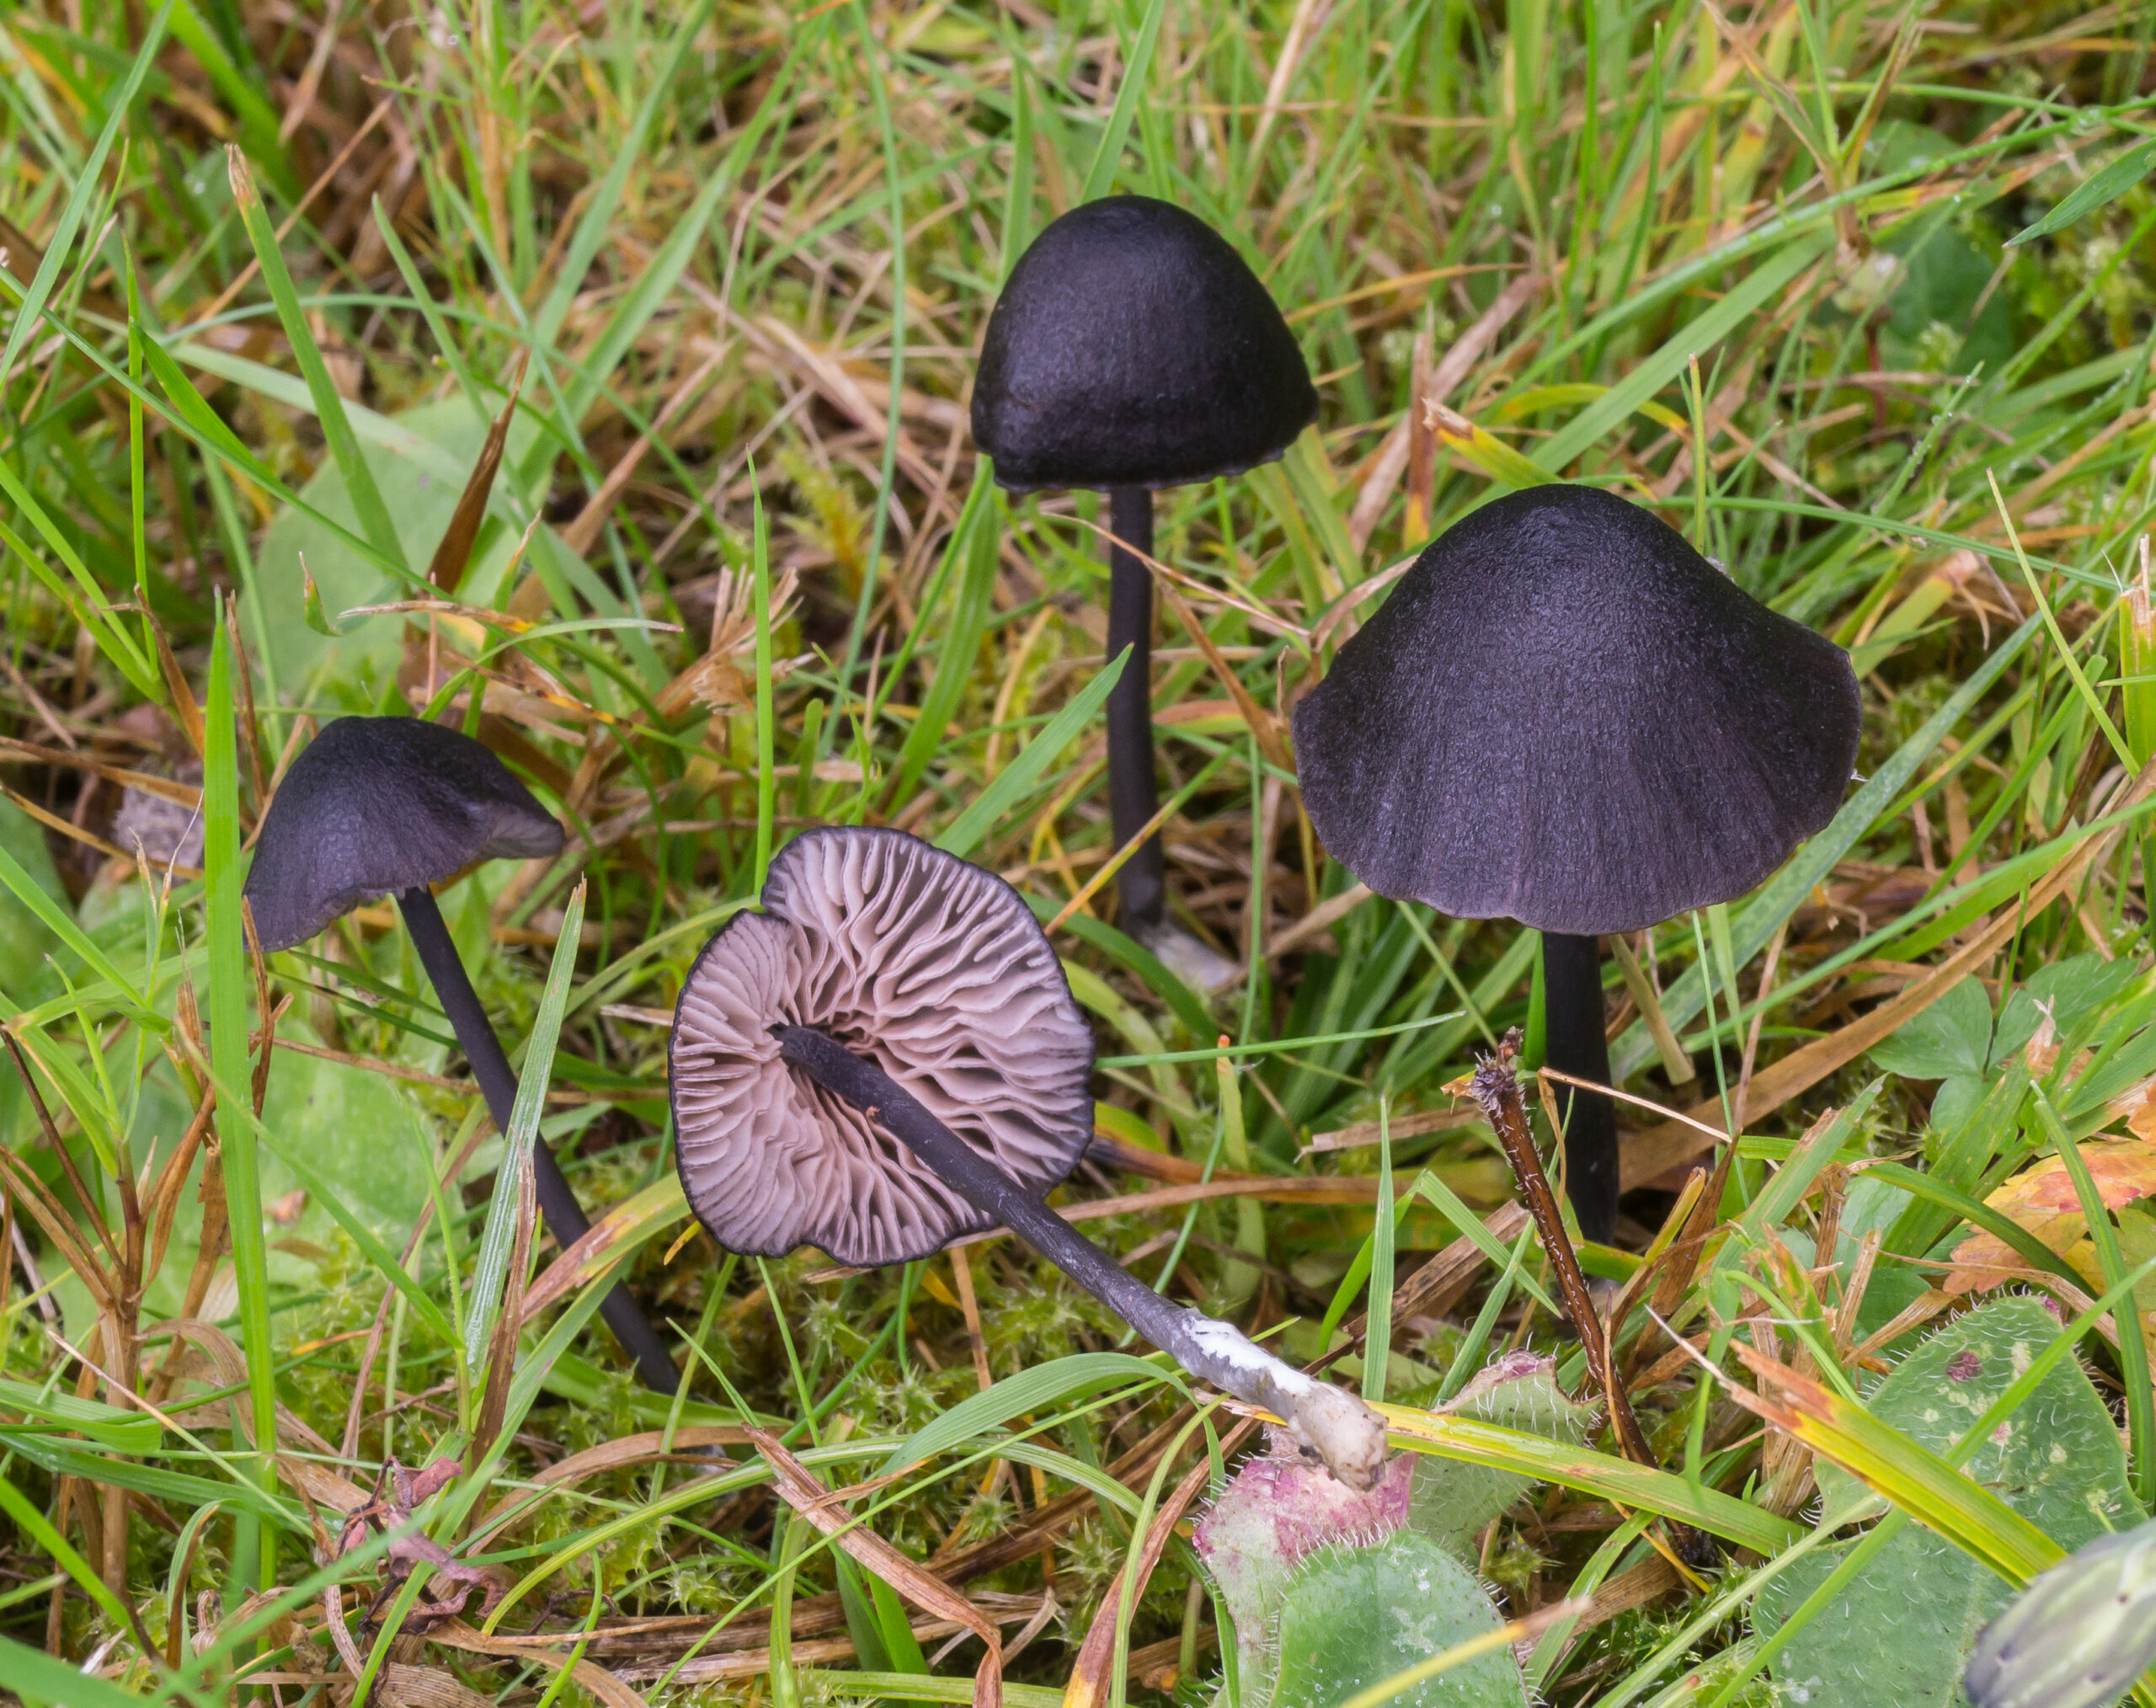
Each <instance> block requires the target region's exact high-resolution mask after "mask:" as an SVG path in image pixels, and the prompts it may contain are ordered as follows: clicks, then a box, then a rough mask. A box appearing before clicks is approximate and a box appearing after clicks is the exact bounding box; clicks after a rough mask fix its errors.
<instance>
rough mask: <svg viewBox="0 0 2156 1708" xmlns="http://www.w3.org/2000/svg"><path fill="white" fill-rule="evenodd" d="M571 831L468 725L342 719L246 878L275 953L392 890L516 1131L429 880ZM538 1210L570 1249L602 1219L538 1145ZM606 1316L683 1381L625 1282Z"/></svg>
mask: <svg viewBox="0 0 2156 1708" xmlns="http://www.w3.org/2000/svg"><path fill="white" fill-rule="evenodd" d="M561 851H562V827H561V825H559V824H558V823H557V822H556V821H555V820H554V819H553V818H552V815H551V814H548V813H547V810H546V809H544V808H543V807H542V806H541V805H540V804H539V803H538V802H537V801H536V799H535V798H533V797H532V794H531V790H529V789H527V788H526V787H525V786H524V785H523V784H522V783H521V782H518V781H517V779H516V778H515V777H514V776H513V775H511V773H510V770H509V768H508V766H504V764H503V763H502V762H501V761H500V760H499V759H498V758H496V757H495V755H494V754H493V753H492V752H490V751H489V750H488V749H487V748H485V747H483V746H482V745H480V744H479V743H478V742H477V741H474V740H473V739H472V738H471V737H469V736H467V735H466V734H463V733H462V731H460V730H456V729H447V728H446V727H444V726H443V725H441V724H439V723H429V722H427V721H426V720H424V719H423V718H395V717H390V718H338V719H336V720H335V721H334V722H333V723H328V724H325V725H324V726H323V729H322V733H321V734H319V735H318V736H316V737H315V739H314V740H313V742H312V744H311V745H309V746H308V747H307V749H306V750H305V751H304V752H302V754H301V755H300V756H299V757H298V758H297V759H296V760H295V761H293V762H292V766H291V770H289V771H287V772H286V774H285V777H284V780H283V781H282V782H280V784H279V785H278V787H277V792H276V793H275V796H273V797H272V798H271V800H270V810H269V812H268V813H267V814H264V818H263V821H262V831H261V835H260V836H259V839H258V841H257V842H256V845H255V850H254V862H253V866H252V867H250V868H249V869H248V875H247V889H246V895H247V900H248V906H249V908H250V909H251V910H252V911H253V916H254V928H255V934H256V936H257V937H258V938H259V941H260V942H261V944H262V947H263V948H264V950H274V949H284V948H290V947H293V946H294V945H295V944H298V943H302V942H306V941H307V939H308V938H309V937H313V936H315V935H316V934H317V933H318V932H320V931H323V929H324V928H325V927H327V926H328V925H329V924H330V923H331V922H332V921H334V920H336V919H338V918H339V917H340V916H341V915H344V914H346V913H348V912H350V910H352V909H353V908H355V907H356V906H358V905H360V903H361V902H364V901H370V900H372V899H375V898H376V897H378V896H383V895H393V896H395V897H396V898H397V906H398V911H399V912H400V913H401V914H402V915H403V919H404V928H405V930H406V931H408V933H409V934H410V936H411V939H412V947H413V948H414V950H415V951H416V952H417V953H418V955H419V964H420V965H421V966H423V967H424V968H425V969H426V972H427V977H428V979H430V981H431V982H432V983H433V985H434V987H435V996H436V997H437V998H438V999H439V1000H440V1003H441V1007H442V1011H443V1012H444V1013H445V1014H446V1015H447V1016H448V1017H449V1023H450V1025H451V1027H452V1028H453V1029H454V1030H455V1032H456V1041H457V1043H458V1045H459V1046H460V1047H461V1048H462V1049H463V1051H464V1054H465V1058H466V1059H467V1060H468V1061H469V1062H470V1063H471V1064H472V1077H473V1078H474V1079H476V1080H477V1081H478V1082H479V1090H480V1092H481V1095H482V1096H483V1097H485V1099H486V1102H487V1112H488V1114H490V1115H491V1116H492V1117H493V1118H494V1126H495V1128H496V1129H497V1130H498V1131H499V1132H500V1133H502V1134H504V1136H506V1135H507V1134H508V1132H509V1129H510V1115H511V1113H512V1112H513V1111H514V1110H515V1107H516V1070H515V1069H514V1068H512V1067H511V1066H510V1061H509V1057H508V1055H507V1054H505V1053H504V1051H503V1049H502V1045H501V1040H500V1039H499V1038H497V1037H496V1036H495V1034H494V1026H493V1024H492V1022H489V1021H488V1018H487V1011H486V1008H485V1006H484V1005H483V1004H482V1003H481V1002H480V1001H479V995H478V991H476V990H473V989H472V979H471V976H470V974H467V972H466V970H465V968H464V963H463V960H462V958H460V957H459V955H458V954H457V952H456V940H455V939H454V938H453V937H451V935H450V931H449V926H448V924H447V922H446V921H445V920H444V919H443V918H442V915H441V909H440V905H438V904H437V903H436V902H435V896H434V890H433V889H432V887H431V886H433V885H435V884H437V883H447V882H448V881H449V880H451V878H456V877H457V876H458V875H460V874H461V873H462V872H464V871H465V869H466V868H467V867H472V866H474V865H476V864H478V862H481V861H483V860H499V859H515V860H531V859H544V858H547V857H551V856H552V855H555V854H558V853H560V852H561ZM531 1156H532V1185H533V1188H534V1195H535V1196H536V1198H537V1199H538V1203H539V1210H540V1214H542V1216H543V1217H544V1218H545V1220H546V1224H547V1228H548V1229H549V1230H551V1231H552V1234H553V1236H554V1238H555V1239H556V1241H558V1242H559V1243H560V1244H561V1245H562V1246H563V1247H564V1248H566V1247H568V1246H571V1245H574V1243H575V1242H576V1241H578V1240H579V1239H580V1238H582V1237H583V1236H584V1233H585V1232H586V1231H588V1230H589V1229H590V1225H591V1224H590V1220H589V1219H588V1218H587V1217H586V1216H585V1215H584V1208H583V1206H582V1205H581V1204H579V1203H578V1202H577V1198H576V1193H575V1192H574V1190H573V1189H572V1188H571V1187H570V1185H569V1183H568V1178H567V1177H565V1176H564V1175H563V1172H562V1169H561V1165H560V1164H559V1163H558V1162H557V1161H555V1160H554V1156H553V1153H552V1151H551V1150H548V1149H547V1146H546V1145H545V1144H544V1143H543V1142H542V1143H538V1144H535V1145H533V1146H532V1152H531ZM600 1316H602V1317H603V1318H604V1319H605V1321H606V1326H608V1327H609V1328H610V1329H611V1330H612V1331H613V1334H614V1337H615V1338H616V1340H617V1341H618V1342H620V1343H621V1345H622V1348H623V1350H625V1351H626V1352H627V1353H628V1354H629V1356H630V1358H632V1360H633V1361H634V1363H635V1364H636V1368H637V1373H638V1375H639V1376H640V1377H641V1378H642V1379H643V1382H644V1384H645V1385H646V1386H648V1387H649V1388H651V1389H652V1390H654V1391H655V1392H658V1393H662V1394H671V1393H673V1392H674V1391H675V1390H676V1388H677V1387H678V1386H679V1385H680V1373H679V1372H678V1371H676V1369H675V1367H674V1360H673V1358H672V1357H671V1356H670V1354H669V1353H668V1351H667V1348H666V1343H665V1342H664V1340H662V1339H661V1338H660V1337H659V1333H658V1332H657V1331H656V1330H655V1329H654V1328H653V1327H652V1326H651V1324H650V1323H649V1322H648V1321H647V1320H646V1319H645V1317H644V1315H643V1312H642V1311H641V1310H638V1307H637V1303H636V1300H634V1299H632V1297H631V1296H630V1295H629V1292H628V1289H627V1288H626V1287H624V1286H622V1284H619V1283H616V1284H615V1286H614V1287H613V1288H612V1289H611V1290H610V1291H609V1292H608V1293H607V1294H606V1298H605V1300H602V1301H601V1303H600Z"/></svg>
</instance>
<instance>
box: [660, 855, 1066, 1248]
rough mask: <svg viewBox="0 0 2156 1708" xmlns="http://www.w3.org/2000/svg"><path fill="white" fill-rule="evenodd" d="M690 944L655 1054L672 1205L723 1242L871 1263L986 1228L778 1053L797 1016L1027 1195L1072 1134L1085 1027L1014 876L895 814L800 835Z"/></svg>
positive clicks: (981, 1218) (1058, 1172)
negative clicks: (661, 1079) (680, 1205)
mask: <svg viewBox="0 0 2156 1708" xmlns="http://www.w3.org/2000/svg"><path fill="white" fill-rule="evenodd" d="M763 904H764V911H763V912H762V913H760V914H754V913H739V914H736V915H734V917H733V918H732V919H731V920H729V921H727V923H726V924H725V925H724V926H722V927H721V928H720V930H719V931H718V935H717V936H716V937H712V940H711V942H709V943H707V945H705V947H704V952H703V953H702V955H700V956H698V957H697V958H696V965H695V966H694V967H693V968H691V969H690V973H689V977H688V979H687V982H686V983H685V984H684V985H682V987H681V1000H680V1003H679V1005H678V1006H676V1008H675V1015H674V1033H673V1038H672V1040H671V1042H670V1044H669V1046H668V1065H669V1068H670V1078H671V1081H672V1097H673V1102H674V1132H675V1161H676V1164H677V1166H679V1167H680V1172H681V1185H682V1188H683V1190H684V1191H685V1192H686V1193H687V1196H688V1200H689V1204H690V1207H691V1209H694V1210H695V1211H696V1215H697V1217H698V1219H699V1220H702V1223H703V1225H705V1226H706V1227H707V1228H708V1229H709V1230H711V1233H712V1237H713V1238H714V1239H716V1240H717V1241H718V1242H719V1244H720V1245H722V1246H724V1247H725V1248H726V1249H727V1250H728V1251H730V1252H741V1253H743V1254H744V1256H751V1257H780V1256H782V1255H784V1254H785V1253H786V1252H791V1251H792V1250H793V1249H795V1247H797V1246H816V1247H818V1248H819V1250H821V1251H825V1252H829V1253H830V1255H831V1256H832V1257H835V1259H837V1260H838V1261H839V1262H841V1263H851V1264H854V1265H857V1266H858V1267H861V1268H873V1267H875V1266H877V1265H879V1264H883V1263H898V1262H907V1261H909V1260H910V1259H913V1258H915V1257H926V1256H928V1255H929V1253H931V1252H935V1251H937V1250H940V1249H941V1248H942V1246H946V1245H947V1244H949V1243H950V1241H953V1239H956V1238H958V1236H960V1235H963V1234H969V1233H974V1232H978V1231H979V1230H981V1229H984V1228H986V1227H989V1226H990V1225H992V1223H991V1222H990V1219H989V1218H988V1217H987V1216H985V1215H983V1214H981V1213H980V1212H979V1211H977V1210H975V1209H974V1208H973V1207H972V1206H971V1205H970V1204H967V1203H966V1202H965V1200H964V1199H963V1198H960V1197H959V1196H958V1194H957V1193H955V1192H953V1190H952V1189H951V1188H948V1187H947V1186H946V1185H944V1184H943V1182H942V1181H940V1180H938V1179H937V1177H936V1176H935V1175H934V1174H932V1173H931V1172H929V1170H928V1168H927V1167H926V1166H925V1165H924V1164H922V1163H921V1161H919V1160H918V1159H916V1158H915V1156H914V1155H913V1153H912V1152H911V1151H910V1150H907V1149H906V1147H905V1145H903V1144H901V1143H900V1142H899V1140H896V1139H894V1138H893V1137H892V1136H891V1135H890V1134H889V1133H886V1132H884V1131H883V1129H881V1128H879V1127H878V1126H877V1125H876V1124H874V1123H873V1122H872V1121H870V1120H869V1119H868V1118H867V1116H865V1115H864V1114H862V1113H861V1111H859V1110H858V1109H856V1108H854V1107H853V1106H852V1105H851V1104H850V1103H847V1102H843V1101H841V1099H840V1098H838V1097H835V1096H833V1095H832V1094H831V1093H830V1092H826V1091H825V1090H824V1089H823V1088H822V1087H821V1086H818V1085H816V1084H815V1083H814V1081H810V1080H809V1078H807V1077H806V1076H803V1075H801V1074H798V1073H796V1072H795V1071H794V1070H792V1068H790V1067H789V1066H787V1064H786V1063H785V1062H784V1061H782V1060H781V1059H780V1057H779V1049H778V1043H777V1041H776V1039H775V1038H772V1037H771V1027H773V1026H777V1025H796V1026H813V1027H819V1028H820V1029H822V1030H823V1031H825V1032H827V1033H830V1035H831V1036H832V1037H833V1038H836V1039H837V1040H838V1041H839V1042H840V1043H842V1044H844V1045H845V1046H846V1048H847V1049H851V1050H853V1051H855V1052H856V1053H857V1054H861V1055H863V1056H866V1057H868V1058H870V1059H873V1061H874V1062H875V1063H876V1064H877V1065H878V1066H879V1067H881V1068H882V1069H883V1071H884V1072H885V1073H887V1074H889V1076H891V1077H892V1078H893V1079H894V1080H895V1081H898V1082H899V1085H901V1086H904V1087H905V1089H906V1090H907V1091H908V1092H911V1093H912V1094H913V1096H914V1097H916V1098H918V1099H919V1100H920V1101H921V1102H922V1103H923V1104H924V1105H926V1107H927V1108H928V1109H929V1111H930V1112H931V1113H932V1114H934V1115H935V1116H936V1117H937V1118H938V1119H939V1120H941V1121H942V1123H943V1124H945V1125H946V1126H947V1127H948V1128H950V1129H951V1130H952V1131H953V1133H955V1134H958V1137H959V1138H961V1139H963V1140H965V1141H966V1142H967V1143H969V1144H970V1145H974V1146H976V1147H978V1148H979V1150H980V1151H981V1152H982V1154H983V1155H985V1156H987V1157H989V1158H990V1160H991V1161H994V1162H995V1164H996V1166H998V1167H1000V1168H1001V1169H1002V1170H1003V1172H1005V1173H1006V1174H1007V1175H1009V1176H1010V1177H1011V1178H1012V1179H1013V1180H1015V1181H1017V1182H1018V1183H1019V1184H1020V1185H1021V1186H1022V1187H1024V1188H1027V1190H1028V1191H1031V1192H1041V1193H1044V1192H1046V1191H1047V1190H1048V1189H1049V1188H1050V1187H1052V1186H1054V1184H1055V1183H1056V1182H1058V1181H1059V1180H1061V1179H1062V1178H1063V1177H1064V1176H1065V1175H1066V1174H1068V1173H1069V1172H1070V1170H1071V1169H1072V1168H1073V1167H1074V1166H1075V1165H1076V1163H1077V1161H1078V1158H1079V1156H1081V1154H1082V1153H1083V1152H1084V1150H1085V1148H1086V1142H1087V1141H1088V1140H1090V1139H1091V1136H1092V1130H1093V1100H1092V1097H1091V1094H1090V1093H1089V1092H1088V1091H1087V1089H1086V1084H1087V1081H1088V1080H1089V1078H1090V1077H1091V1073H1092V1070H1093V1035H1092V1032H1091V1028H1090V1027H1088V1026H1087V1025H1086V1021H1085V1017H1083V1016H1082V1015H1081V1013H1080V1012H1079V1011H1078V1005H1077V1003H1076V1002H1075V1001H1073V1000H1072V998H1071V995H1070V985H1069V984H1068V983H1067V982H1066V981H1065V979H1064V976H1063V969H1062V967H1061V966H1060V965H1059V963H1058V962H1057V960H1056V958H1055V953H1054V950H1052V949H1051V948H1050V947H1049V942H1048V938H1047V937H1045V936H1044V935H1043V933H1042V931H1041V928H1040V926H1039V925H1038V922H1037V921H1035V920H1034V918H1033V913H1032V911H1031V910H1029V909H1028V908H1027V905H1026V904H1025V902H1024V901H1023V900H1022V899H1021V898H1020V897H1019V894H1018V893H1017V891H1016V890H1015V889H1011V886H1010V885H1009V884H1007V883H1005V882H1004V881H1003V880H1002V879H1001V878H998V877H996V876H995V874H994V873H988V872H984V871H982V870H981V869H980V868H979V867H977V866H974V865H971V864H969V862H966V861H963V860H961V859H958V857H956V856H954V855H950V854H946V853H944V852H943V851H942V850H940V849H938V848H936V847H934V846H931V845H930V844H929V843H926V842H924V841H921V840H919V839H918V838H917V837H914V836H909V835H905V833H904V832H902V831H898V830H871V829H834V830H812V831H810V832H809V834H808V835H804V836H801V837H799V838H798V839H797V840H796V841H792V842H791V843H789V844H787V846H786V847H785V849H784V850H782V851H781V852H780V854H779V856H778V857H777V858H776V859H775V860H773V861H772V862H771V872H770V874H769V876H768V877H767V878H766V880H765V883H764V894H763Z"/></svg>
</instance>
